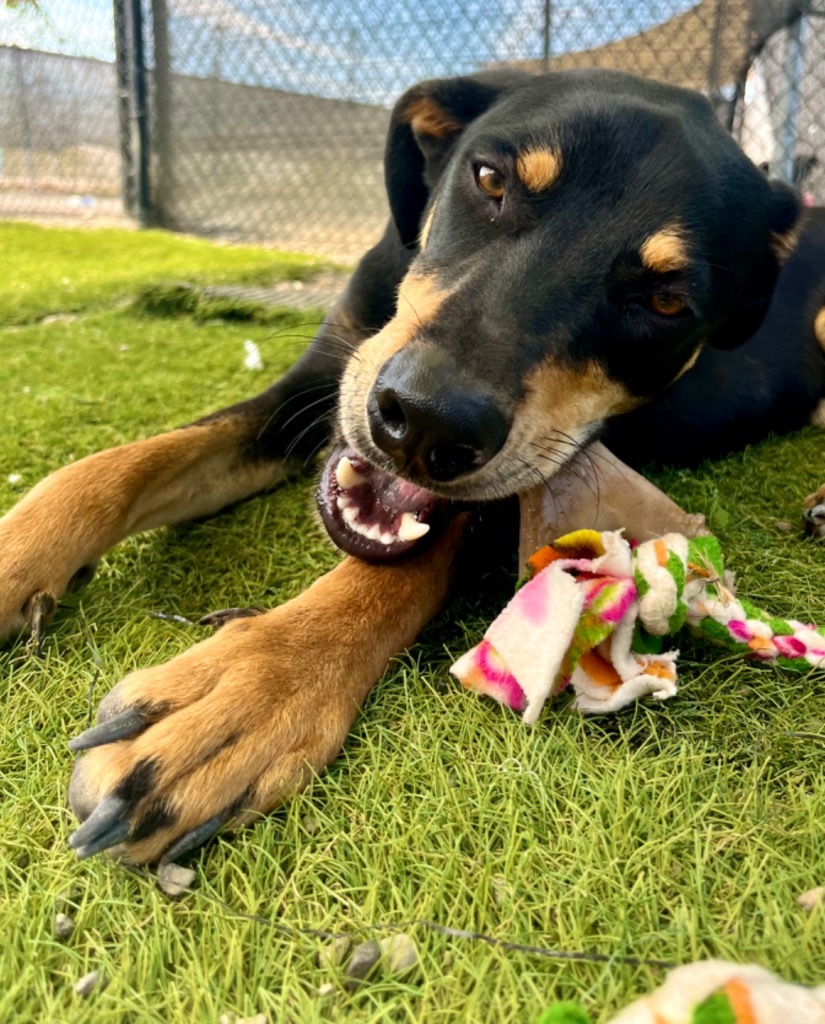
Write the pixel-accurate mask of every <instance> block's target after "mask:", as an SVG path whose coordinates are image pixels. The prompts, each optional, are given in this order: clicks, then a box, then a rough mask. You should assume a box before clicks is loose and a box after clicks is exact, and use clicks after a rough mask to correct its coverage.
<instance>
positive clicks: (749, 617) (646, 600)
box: [450, 530, 825, 724]
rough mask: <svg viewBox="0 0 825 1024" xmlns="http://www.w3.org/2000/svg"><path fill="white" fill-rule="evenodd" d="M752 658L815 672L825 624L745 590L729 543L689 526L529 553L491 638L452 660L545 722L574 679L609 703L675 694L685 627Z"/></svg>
mask: <svg viewBox="0 0 825 1024" xmlns="http://www.w3.org/2000/svg"><path fill="white" fill-rule="evenodd" d="M685 625H688V626H691V627H693V628H694V630H695V631H697V632H698V633H699V634H700V635H702V636H706V637H708V638H709V639H711V640H714V641H716V642H718V643H722V644H724V645H726V646H727V647H728V648H731V649H733V650H736V651H741V652H742V653H743V654H744V655H746V656H747V657H750V658H753V659H756V660H759V661H766V662H774V663H776V664H778V665H781V666H782V667H783V668H788V669H793V670H796V671H806V670H808V669H810V668H811V667H816V668H820V667H823V664H825V635H823V634H822V633H820V632H819V631H818V630H817V628H816V627H815V626H812V625H806V624H805V623H802V622H797V621H796V620H794V619H779V618H776V617H775V616H772V615H769V614H768V613H766V612H764V611H762V610H761V609H760V608H757V607H756V606H755V605H753V604H751V603H750V602H749V601H745V600H742V599H740V598H738V597H736V595H735V593H734V588H733V580H732V577H731V576H730V574H729V573H726V571H725V567H724V563H723V559H722V553H721V550H720V547H719V542H718V541H717V539H716V538H715V537H713V536H703V537H695V538H693V539H692V540H688V538H687V537H685V536H683V535H682V534H680V533H668V534H665V536H664V537H659V538H656V539H655V540H648V541H645V542H644V543H642V544H638V545H636V544H634V543H633V542H631V541H628V540H626V539H625V538H624V537H623V536H622V531H621V530H615V531H605V532H602V533H599V532H597V531H595V530H577V531H575V532H574V533H569V534H566V535H565V536H564V537H560V538H559V539H558V540H557V541H555V542H554V543H553V545H552V546H548V547H543V548H540V549H539V550H538V551H537V552H536V553H535V554H534V555H533V556H532V558H530V559H529V561H528V575H527V577H526V579H525V580H524V581H523V582H522V583H521V585H520V587H519V589H518V590H517V591H516V594H515V596H514V597H513V599H512V600H511V601H510V603H509V604H508V605H507V607H506V608H505V609H504V611H502V613H501V614H500V615H499V616H498V618H497V619H496V620H495V621H494V622H493V623H492V624H491V625H490V627H489V628H488V630H487V632H486V633H485V635H484V639H483V640H482V641H481V643H480V644H478V645H477V646H476V647H474V648H472V650H470V651H468V652H467V653H466V654H464V655H463V656H462V657H461V658H459V659H458V661H456V662H455V664H454V665H453V666H452V668H451V669H450V671H451V672H452V674H453V675H455V676H456V677H457V678H458V679H459V680H460V681H461V683H462V685H463V686H464V687H466V688H467V689H469V690H474V691H475V692H477V693H480V694H485V695H487V696H489V697H493V698H494V699H495V700H497V701H499V703H501V704H505V705H506V706H507V707H509V708H512V709H513V710H514V711H518V712H521V714H522V716H523V719H524V721H525V722H526V723H527V724H532V723H534V722H535V721H536V720H537V719H538V716H539V714H540V713H541V710H542V708H543V707H544V704H545V701H547V699H548V698H550V697H553V696H555V695H556V694H557V693H560V692H561V691H562V690H564V689H565V688H566V687H568V686H570V687H572V689H573V691H574V692H575V695H576V697H575V701H574V706H575V707H576V708H578V710H579V711H583V712H586V713H591V714H600V713H608V712H614V711H618V710H619V709H620V708H623V707H625V705H627V704H630V703H631V702H633V701H635V700H638V699H639V698H640V697H644V696H650V697H652V698H653V699H654V700H667V699H668V698H670V697H673V696H675V694H676V692H677V687H676V678H677V674H676V659H677V657H678V654H679V652H678V651H676V650H671V651H665V650H664V641H665V638H666V637H669V636H671V635H673V634H674V633H676V632H677V631H678V630H679V629H681V628H682V627H683V626H685Z"/></svg>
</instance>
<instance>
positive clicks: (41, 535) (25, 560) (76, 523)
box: [0, 467, 105, 644]
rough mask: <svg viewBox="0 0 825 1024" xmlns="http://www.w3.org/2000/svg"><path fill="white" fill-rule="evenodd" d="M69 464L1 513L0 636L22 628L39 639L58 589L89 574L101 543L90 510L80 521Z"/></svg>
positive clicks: (92, 570)
mask: <svg viewBox="0 0 825 1024" xmlns="http://www.w3.org/2000/svg"><path fill="white" fill-rule="evenodd" d="M72 469H74V467H67V470H61V471H60V472H58V473H55V474H54V475H53V476H51V477H47V478H46V479H45V480H43V481H42V482H41V483H40V484H38V486H37V487H35V489H34V490H33V491H31V492H29V494H28V495H26V497H24V498H23V499H22V501H20V502H19V503H18V504H17V505H16V506H15V507H14V508H13V509H12V510H11V511H10V512H9V513H7V514H6V515H5V516H3V517H2V518H1V519H0V640H3V639H5V638H6V637H7V636H10V635H11V634H13V633H17V632H19V631H20V630H24V629H26V630H28V631H30V632H31V633H32V634H33V635H34V637H35V640H36V641H37V643H38V644H39V643H40V642H41V641H42V639H43V636H44V634H45V630H46V627H47V625H48V624H49V621H50V620H51V617H52V614H53V613H54V610H55V608H56V607H57V602H58V600H59V599H60V597H61V596H62V595H63V593H64V592H65V591H66V590H67V588H69V587H70V586H72V585H73V584H76V583H77V584H79V583H86V582H88V580H90V579H91V577H92V576H93V575H94V571H95V568H96V566H97V562H98V560H99V558H100V555H101V554H102V550H103V548H104V547H105V545H104V544H101V543H100V541H99V539H98V537H97V534H98V533H99V532H100V531H99V524H98V523H96V522H95V519H94V515H93V514H92V513H91V512H90V514H89V517H88V520H87V521H86V522H82V521H81V519H82V516H83V512H82V510H80V509H78V508H77V495H76V494H73V493H72V490H73V486H74V484H73V479H72V478H73V477H74V476H76V475H77V474H76V473H75V474H72V473H71V472H69V471H70V470H72ZM67 477H68V479H67ZM73 506H74V507H73Z"/></svg>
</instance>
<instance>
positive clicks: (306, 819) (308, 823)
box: [301, 814, 320, 835]
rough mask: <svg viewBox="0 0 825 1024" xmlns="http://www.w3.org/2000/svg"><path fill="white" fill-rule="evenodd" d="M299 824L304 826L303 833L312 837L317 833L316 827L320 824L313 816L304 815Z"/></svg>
mask: <svg viewBox="0 0 825 1024" xmlns="http://www.w3.org/2000/svg"><path fill="white" fill-rule="evenodd" d="M301 824H302V825H303V826H304V831H305V832H307V833H308V834H309V835H312V833H313V832H317V831H318V826H319V825H320V822H319V821H318V819H317V818H316V817H315V815H314V814H305V815H304V816H303V818H302V819H301Z"/></svg>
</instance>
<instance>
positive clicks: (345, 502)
mask: <svg viewBox="0 0 825 1024" xmlns="http://www.w3.org/2000/svg"><path fill="white" fill-rule="evenodd" d="M335 504H336V505H337V506H338V508H340V509H341V511H342V512H343V511H344V509H345V508H349V507H350V505H351V504H352V502H351V501H350V500H349V498H347V497H346V495H343V494H339V495H338V501H336V503H335Z"/></svg>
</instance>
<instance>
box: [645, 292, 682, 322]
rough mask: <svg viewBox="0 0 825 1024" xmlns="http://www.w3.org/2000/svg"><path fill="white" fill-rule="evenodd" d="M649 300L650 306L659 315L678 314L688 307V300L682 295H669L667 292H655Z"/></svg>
mask: <svg viewBox="0 0 825 1024" xmlns="http://www.w3.org/2000/svg"><path fill="white" fill-rule="evenodd" d="M649 302H650V308H651V309H652V310H653V312H654V313H658V314H659V316H677V315H678V314H679V313H684V311H685V310H686V309H687V302H686V301H685V300H684V299H683V298H682V297H681V296H680V295H668V294H667V292H654V293H653V294H652V295H651V296H650V300H649Z"/></svg>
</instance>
